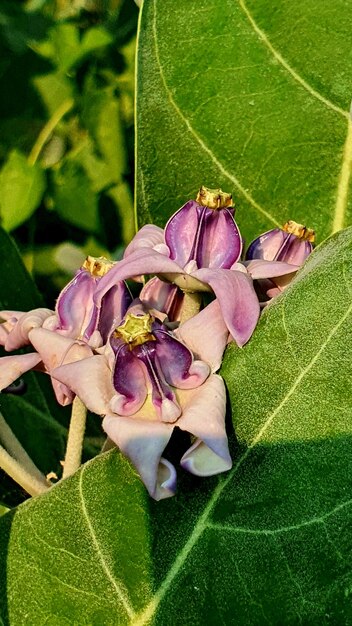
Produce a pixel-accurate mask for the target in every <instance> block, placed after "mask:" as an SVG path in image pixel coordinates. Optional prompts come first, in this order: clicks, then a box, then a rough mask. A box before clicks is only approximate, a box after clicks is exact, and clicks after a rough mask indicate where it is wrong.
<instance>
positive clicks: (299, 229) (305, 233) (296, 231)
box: [282, 220, 315, 243]
mask: <svg viewBox="0 0 352 626" xmlns="http://www.w3.org/2000/svg"><path fill="white" fill-rule="evenodd" d="M282 230H284V231H285V232H286V233H290V235H296V237H298V238H299V239H304V240H305V241H309V242H310V243H313V241H314V239H315V232H314V230H313V229H312V228H307V226H303V224H298V223H297V222H294V221H293V220H289V221H288V222H286V224H284V225H283V227H282Z"/></svg>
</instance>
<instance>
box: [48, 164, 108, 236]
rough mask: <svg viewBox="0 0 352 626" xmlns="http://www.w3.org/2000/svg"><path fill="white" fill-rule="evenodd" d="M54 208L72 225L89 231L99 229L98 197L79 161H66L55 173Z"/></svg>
mask: <svg viewBox="0 0 352 626" xmlns="http://www.w3.org/2000/svg"><path fill="white" fill-rule="evenodd" d="M54 184H55V187H54V207H55V210H56V211H57V212H58V213H59V215H60V216H61V217H62V218H63V219H64V220H66V221H68V222H69V223H70V224H74V225H75V226H79V227H80V228H83V229H85V230H88V231H93V232H94V231H95V230H96V229H97V227H98V205H97V197H96V195H95V193H94V192H93V190H92V187H91V183H90V180H89V178H88V176H87V174H86V173H85V171H84V169H83V167H82V165H81V164H80V163H79V161H78V160H75V159H73V158H72V159H66V161H65V162H64V163H63V164H62V166H61V167H60V169H58V170H56V171H55V173H54Z"/></svg>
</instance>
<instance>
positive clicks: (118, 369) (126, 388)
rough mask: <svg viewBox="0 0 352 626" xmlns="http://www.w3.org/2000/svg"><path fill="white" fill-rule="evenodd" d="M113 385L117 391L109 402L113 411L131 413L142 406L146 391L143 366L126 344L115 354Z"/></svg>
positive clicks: (124, 413) (122, 413) (123, 413)
mask: <svg viewBox="0 0 352 626" xmlns="http://www.w3.org/2000/svg"><path fill="white" fill-rule="evenodd" d="M113 385H114V388H115V390H116V391H117V392H118V395H117V396H116V397H114V398H113V400H112V404H111V408H112V409H113V411H114V412H115V413H118V414H119V415H133V413H136V411H138V410H139V409H140V408H141V407H142V406H143V404H144V402H145V400H146V397H147V393H148V390H147V383H146V379H145V371H144V367H143V364H142V363H141V362H140V361H139V360H138V359H137V357H136V356H135V355H134V354H133V352H132V351H131V350H130V349H129V346H128V345H126V344H122V345H121V346H120V348H119V350H118V351H117V354H116V361H115V368H114V372H113Z"/></svg>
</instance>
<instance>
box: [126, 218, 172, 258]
mask: <svg viewBox="0 0 352 626" xmlns="http://www.w3.org/2000/svg"><path fill="white" fill-rule="evenodd" d="M160 244H164V231H163V229H162V228H159V226H154V224H146V225H145V226H143V227H142V228H141V229H140V230H139V231H138V232H137V234H136V235H135V236H134V237H133V239H132V241H131V243H129V244H128V246H127V248H126V250H125V253H124V255H123V256H124V258H126V257H128V256H130V255H131V254H132V253H133V252H135V251H136V250H139V249H140V248H152V249H153V248H154V246H158V245H160Z"/></svg>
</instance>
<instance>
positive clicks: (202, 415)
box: [177, 374, 232, 476]
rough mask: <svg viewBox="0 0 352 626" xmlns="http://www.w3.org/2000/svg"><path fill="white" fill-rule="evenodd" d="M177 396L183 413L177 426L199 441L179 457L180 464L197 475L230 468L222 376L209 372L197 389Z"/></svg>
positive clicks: (215, 472)
mask: <svg viewBox="0 0 352 626" xmlns="http://www.w3.org/2000/svg"><path fill="white" fill-rule="evenodd" d="M181 394H182V392H181ZM186 394H187V395H186ZM180 398H181V402H182V405H183V412H182V416H181V417H180V419H179V420H178V422H177V426H179V428H181V430H185V431H187V432H189V433H191V434H192V435H195V436H196V437H197V439H198V440H199V441H197V442H196V443H195V444H194V445H193V446H192V447H191V448H190V449H189V450H188V451H187V452H186V453H185V454H184V456H183V457H182V459H181V465H182V467H184V468H185V469H187V470H188V471H190V472H192V473H193V474H196V475H197V476H212V475H213V474H218V473H219V472H224V471H226V470H228V469H230V467H231V466H232V461H231V457H230V453H229V449H228V442H227V436H226V430H225V413H226V391H225V385H224V382H223V380H222V378H221V377H220V376H218V375H217V374H213V375H212V376H210V378H209V379H208V380H207V381H206V382H205V383H204V385H202V386H201V387H199V389H196V390H194V391H193V392H183V395H181V396H180Z"/></svg>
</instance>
